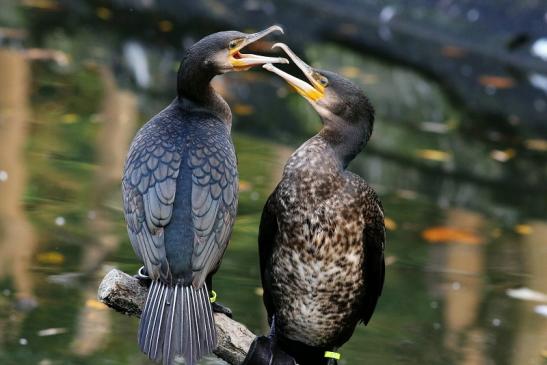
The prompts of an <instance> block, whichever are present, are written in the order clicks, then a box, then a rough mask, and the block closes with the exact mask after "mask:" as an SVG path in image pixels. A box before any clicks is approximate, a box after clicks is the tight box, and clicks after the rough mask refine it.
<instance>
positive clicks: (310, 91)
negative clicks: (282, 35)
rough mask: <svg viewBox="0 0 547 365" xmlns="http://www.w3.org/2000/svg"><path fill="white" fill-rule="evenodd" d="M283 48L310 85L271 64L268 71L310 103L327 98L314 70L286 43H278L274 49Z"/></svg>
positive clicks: (266, 65) (265, 66)
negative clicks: (314, 75) (285, 82)
mask: <svg viewBox="0 0 547 365" xmlns="http://www.w3.org/2000/svg"><path fill="white" fill-rule="evenodd" d="M278 47H279V48H281V49H283V50H284V51H285V53H286V54H287V55H288V56H289V57H290V58H291V60H292V61H293V62H294V63H295V64H296V66H298V68H299V69H300V70H301V71H302V72H303V73H304V75H305V76H306V78H307V79H308V81H309V82H310V83H307V82H306V81H303V80H300V79H299V78H297V77H294V76H292V75H290V74H288V73H286V72H285V71H282V70H280V69H278V68H277V67H275V66H274V65H272V64H271V63H268V64H265V65H264V66H262V67H264V68H265V69H266V70H268V71H270V72H273V73H275V74H277V75H279V76H281V78H283V79H284V80H285V81H287V83H288V84H289V85H291V86H292V87H293V88H294V89H295V90H296V91H297V92H298V93H299V94H300V95H302V96H303V97H305V98H306V99H308V101H310V102H315V101H317V100H319V99H321V98H322V97H323V96H325V88H324V87H323V85H321V84H320V83H319V82H318V81H317V80H316V79H315V78H314V77H313V74H314V71H313V68H311V67H310V66H309V65H308V64H306V63H305V62H304V61H302V60H301V59H300V57H298V56H297V55H296V54H295V53H294V52H293V51H292V50H291V49H290V48H289V46H287V45H286V44H285V43H276V44H274V45H273V47H272V48H278Z"/></svg>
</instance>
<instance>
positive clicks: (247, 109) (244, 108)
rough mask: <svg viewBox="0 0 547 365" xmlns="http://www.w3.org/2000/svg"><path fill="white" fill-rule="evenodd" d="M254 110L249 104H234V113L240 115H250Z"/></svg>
mask: <svg viewBox="0 0 547 365" xmlns="http://www.w3.org/2000/svg"><path fill="white" fill-rule="evenodd" d="M254 112H255V110H254V108H253V106H252V105H249V104H236V105H235V106H234V113H236V114H237V115H240V116H247V115H252V114H253V113H254Z"/></svg>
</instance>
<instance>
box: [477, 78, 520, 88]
mask: <svg viewBox="0 0 547 365" xmlns="http://www.w3.org/2000/svg"><path fill="white" fill-rule="evenodd" d="M479 83H480V84H481V85H484V86H491V87H495V88H496V89H509V88H512V87H513V86H515V80H514V79H512V78H511V77H505V76H492V75H483V76H481V77H480V78H479Z"/></svg>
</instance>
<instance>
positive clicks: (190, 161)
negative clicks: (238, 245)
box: [122, 106, 238, 286]
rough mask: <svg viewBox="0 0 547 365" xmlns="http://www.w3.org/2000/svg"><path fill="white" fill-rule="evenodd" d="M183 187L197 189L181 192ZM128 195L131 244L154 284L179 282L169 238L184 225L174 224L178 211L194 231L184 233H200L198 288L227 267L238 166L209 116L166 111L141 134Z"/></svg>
mask: <svg viewBox="0 0 547 365" xmlns="http://www.w3.org/2000/svg"><path fill="white" fill-rule="evenodd" d="M181 164H186V166H187V167H188V168H182V167H183V165H181ZM181 171H182V173H181ZM186 182H187V183H188V184H189V185H188V184H186ZM181 184H182V185H188V186H191V188H190V189H186V190H187V191H186V190H185V191H179V192H177V186H181ZM122 189H123V196H124V212H125V217H126V221H127V229H128V232H129V237H130V240H131V244H132V246H133V249H134V250H135V252H136V254H137V255H138V256H139V258H140V259H141V260H142V261H143V263H144V265H145V267H146V269H147V271H148V273H149V275H150V276H151V277H152V278H153V279H158V278H160V279H162V280H164V281H166V282H172V281H173V279H176V278H173V271H172V270H171V269H170V267H169V266H170V265H169V260H168V258H167V257H166V242H165V232H166V230H168V229H170V226H169V225H170V224H179V223H180V222H171V220H172V218H173V215H174V212H173V210H174V209H177V210H178V209H183V210H188V211H187V212H188V213H189V214H190V215H191V218H192V222H193V226H192V227H177V230H178V231H180V230H191V233H193V234H192V235H191V236H193V237H194V238H193V242H190V243H189V244H190V245H193V249H192V257H191V259H189V261H190V262H191V268H189V270H191V273H190V275H191V276H192V282H193V284H194V286H200V285H201V284H202V283H203V281H204V280H205V278H206V276H207V275H208V274H209V273H210V272H211V271H213V270H214V269H216V267H217V266H218V265H219V262H220V259H221V258H222V255H223V253H224V251H225V249H226V246H227V244H228V240H229V238H230V235H231V232H232V226H233V223H234V221H235V215H236V210H237V194H238V177H237V166H236V157H235V151H234V148H233V144H232V142H231V138H230V133H229V130H228V127H227V126H226V125H224V123H223V122H221V121H220V120H219V119H218V118H216V117H214V116H212V115H211V114H208V113H202V112H199V113H184V112H181V111H180V110H177V109H176V108H175V107H173V106H171V107H169V108H167V109H165V110H164V111H162V112H161V113H160V114H158V115H157V116H156V117H154V118H153V119H152V120H150V121H149V122H148V123H147V124H146V125H145V126H144V127H143V128H142V129H141V130H140V131H139V132H138V133H137V135H136V137H135V139H134V141H133V143H132V145H131V148H130V150H129V154H128V158H127V161H126V165H125V171H124V177H123V180H122ZM176 194H189V195H191V196H189V197H188V198H189V199H188V200H189V201H191V206H175V197H176ZM177 201H178V199H177ZM182 236H184V235H182ZM177 237H178V236H177ZM180 239H182V238H180ZM170 244H174V245H180V246H181V247H182V246H183V245H185V244H188V243H185V242H175V243H170Z"/></svg>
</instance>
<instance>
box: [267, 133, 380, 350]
mask: <svg viewBox="0 0 547 365" xmlns="http://www.w3.org/2000/svg"><path fill="white" fill-rule="evenodd" d="M332 153H333V151H332V149H331V148H330V147H329V146H328V145H327V144H326V143H325V141H323V140H321V138H320V137H314V138H312V139H310V140H309V141H308V142H306V143H305V144H303V145H302V146H301V147H300V148H299V149H298V150H297V151H296V152H295V153H294V154H293V155H292V156H291V158H290V159H289V161H288V162H287V164H286V166H285V171H284V174H283V178H282V180H281V182H280V183H279V185H278V186H277V188H276V190H275V191H274V192H273V193H272V195H271V196H270V198H269V199H268V202H267V203H266V206H265V208H264V211H263V215H262V221H261V225H260V232H259V251H260V263H261V274H262V282H263V286H264V302H265V305H266V308H267V310H268V315H269V317H271V316H273V315H275V326H276V329H278V330H279V332H280V333H282V334H283V336H286V337H287V338H288V339H290V340H293V341H298V342H301V343H304V344H306V345H309V346H317V347H338V346H340V345H342V344H343V343H344V342H346V341H347V340H348V339H349V337H350V336H351V334H352V333H353V330H354V328H355V325H356V324H357V323H358V322H359V320H363V321H365V322H366V321H368V319H369V318H370V315H371V314H372V311H373V310H374V306H375V305H376V301H377V299H378V296H379V295H380V292H381V288H382V285H383V262H384V261H383V248H384V241H385V239H384V231H383V229H384V226H383V213H382V210H381V206H380V205H379V201H378V199H377V197H376V194H375V193H374V191H373V190H372V188H370V187H369V186H368V185H367V183H366V182H365V181H364V180H363V179H362V178H361V177H359V176H357V175H355V174H353V173H350V172H347V171H345V170H344V169H343V167H342V166H341V165H340V163H339V162H337V160H336V159H335V158H333V156H332Z"/></svg>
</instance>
